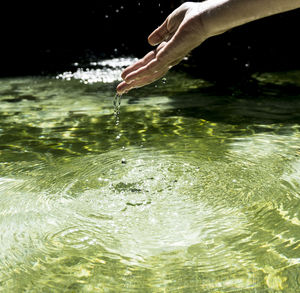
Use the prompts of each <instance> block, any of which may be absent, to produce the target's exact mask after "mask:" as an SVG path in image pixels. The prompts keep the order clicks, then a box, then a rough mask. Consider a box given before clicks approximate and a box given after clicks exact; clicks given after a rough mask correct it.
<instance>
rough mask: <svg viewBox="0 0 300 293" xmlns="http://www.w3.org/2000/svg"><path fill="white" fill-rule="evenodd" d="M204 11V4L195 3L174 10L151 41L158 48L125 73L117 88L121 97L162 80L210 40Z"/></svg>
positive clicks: (149, 38)
mask: <svg viewBox="0 0 300 293" xmlns="http://www.w3.org/2000/svg"><path fill="white" fill-rule="evenodd" d="M202 11H203V5H202V3H195V2H186V3H184V4H182V5H181V6H180V7H179V8H177V9H176V10H174V11H173V12H172V13H171V14H170V15H169V16H168V17H167V19H166V20H165V21H164V23H163V24H162V25H161V26H160V27H158V28H157V29H156V30H155V31H154V32H153V33H152V34H150V36H149V37H148V42H149V44H150V45H152V46H155V45H158V47H156V49H154V50H153V51H151V52H149V53H148V54H147V55H146V56H144V58H142V59H140V60H139V61H137V62H136V63H135V64H133V65H131V66H129V67H127V68H126V69H125V70H124V71H123V73H122V75H121V77H122V79H123V80H124V81H123V82H121V83H120V84H119V85H118V87H117V92H118V94H123V93H126V92H128V91H129V90H131V89H133V88H137V87H142V86H144V85H147V84H149V83H152V82H154V81H156V80H158V79H159V78H161V77H162V76H164V75H165V74H166V73H167V71H168V70H169V69H170V68H171V67H172V66H174V65H176V64H178V63H179V62H180V61H181V60H182V59H183V58H184V57H185V56H186V55H187V54H188V53H189V52H190V51H191V50H192V49H194V48H195V47H197V46H199V45H200V44H201V43H202V42H203V41H204V40H205V39H206V38H207V36H206V35H205V31H204V27H203V24H202V20H201V12H202Z"/></svg>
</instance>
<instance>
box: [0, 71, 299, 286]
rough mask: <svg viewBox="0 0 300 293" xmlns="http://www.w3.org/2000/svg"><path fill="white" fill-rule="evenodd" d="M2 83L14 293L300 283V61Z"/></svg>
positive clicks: (5, 235) (2, 219)
mask: <svg viewBox="0 0 300 293" xmlns="http://www.w3.org/2000/svg"><path fill="white" fill-rule="evenodd" d="M68 79H70V80H66V79H56V78H52V77H49V78H46V77H32V78H29V77H26V78H12V79H1V80H0V103H1V108H0V231H1V233H0V291H1V292H297V290H299V288H300V277H299V276H300V214H299V208H300V181H299V176H300V126H299V125H300V91H299V89H300V72H287V73H281V74H265V75H260V76H256V77H255V82H254V83H255V85H253V87H252V86H251V87H250V88H249V89H248V90H245V89H241V88H239V89H238V88H235V89H228V88H227V89H221V88H217V87H215V86H213V85H210V84H208V83H206V82H204V81H201V80H196V79H193V78H192V77H188V76H186V75H183V74H179V73H173V74H169V75H168V76H167V82H166V83H162V82H158V83H157V84H156V85H153V86H152V87H151V86H150V87H146V88H143V89H139V90H136V91H133V92H131V93H129V94H128V95H124V96H123V97H122V104H121V108H120V114H119V122H118V123H117V125H116V117H115V115H114V107H113V98H114V95H115V92H114V88H115V85H116V82H94V83H92V82H91V83H88V82H81V81H82V80H80V79H75V78H68Z"/></svg>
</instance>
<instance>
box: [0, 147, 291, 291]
mask: <svg viewBox="0 0 300 293" xmlns="http://www.w3.org/2000/svg"><path fill="white" fill-rule="evenodd" d="M123 157H126V161H127V164H122V158H123ZM226 164H227V167H226ZM222 165H223V167H224V166H225V170H226V168H227V170H226V172H225V173H224V171H220V162H211V161H208V160H207V158H206V157H205V156H202V157H201V156H199V157H198V160H197V161H195V157H194V155H193V154H192V155H191V158H190V159H188V156H185V157H181V156H174V155H166V154H165V153H164V152H159V151H157V150H153V149H152V150H151V149H140V148H127V151H126V152H121V153H120V152H118V151H111V152H108V153H105V154H103V155H99V156H87V157H84V158H77V159H73V160H71V161H70V162H64V163H62V162H61V163H57V164H56V166H55V167H53V168H52V167H51V166H47V168H46V167H45V169H44V168H39V169H38V171H37V174H35V175H36V178H35V177H32V178H30V177H27V179H25V178H23V181H21V180H19V181H13V180H11V179H2V182H5V181H6V183H8V184H6V185H5V186H6V187H3V186H4V185H3V184H1V185H0V187H1V188H2V192H4V193H5V192H9V193H10V194H11V196H10V200H9V204H10V206H5V205H4V206H3V205H2V211H3V212H4V210H5V212H6V214H5V221H4V222H3V224H2V225H5V227H6V228H5V229H6V233H5V234H2V237H1V247H2V248H1V254H2V256H4V255H5V259H6V262H2V264H1V266H2V268H3V269H4V268H5V270H6V271H7V272H8V273H7V274H8V275H9V268H10V267H18V266H19V265H18V264H17V261H18V262H19V263H20V262H21V263H23V264H24V268H21V267H19V269H20V270H21V271H24V270H25V271H26V272H27V273H29V274H30V275H31V272H30V266H31V263H32V262H36V261H37V260H38V259H39V262H40V263H41V264H42V265H41V267H45V269H47V270H50V271H52V276H53V277H54V275H55V272H54V267H55V266H59V267H60V269H59V270H62V271H64V270H65V271H69V272H70V274H71V272H72V273H74V272H75V271H76V270H77V271H78V270H79V271H78V276H79V277H78V278H79V279H80V278H81V277H82V278H91V281H92V282H93V281H95V282H104V283H105V281H104V280H99V279H98V278H97V277H96V275H95V273H94V271H93V270H94V269H92V270H91V268H88V267H89V266H92V267H94V268H95V266H96V267H97V268H98V269H99V266H101V267H102V269H103V270H104V271H107V270H108V271H110V270H111V269H112V266H116V267H117V268H120V270H121V271H122V270H124V267H126V266H128V267H129V268H132V269H133V268H134V271H133V272H130V274H134V275H136V274H137V273H136V271H137V270H147V271H149V274H150V275H151V278H150V280H152V278H154V279H156V278H158V276H157V275H156V270H157V269H158V268H160V269H158V271H160V270H162V271H164V273H165V274H166V272H168V270H170V268H175V267H176V270H177V274H179V275H180V274H182V273H183V272H184V271H186V270H191V271H190V274H192V275H193V276H194V277H195V276H196V274H198V275H199V276H200V275H201V278H202V281H203V282H202V287H200V288H202V289H203V290H204V289H205V290H208V289H209V288H210V286H212V287H213V288H245V286H254V285H255V283H256V282H257V280H264V278H263V274H262V273H261V271H260V269H258V268H261V269H264V268H265V267H266V266H265V263H264V262H262V261H261V260H259V259H257V256H256V254H259V253H258V252H262V251H265V253H267V251H268V249H270V248H272V249H274V251H277V244H278V243H277V244H276V245H273V244H274V242H273V240H272V239H273V238H274V237H275V234H273V233H271V234H270V235H269V232H268V231H269V230H268V228H267V226H266V225H270V229H271V226H272V223H273V219H274V217H275V215H272V214H270V212H272V213H273V212H274V211H276V209H277V208H276V206H273V205H269V209H268V210H266V213H262V212H261V214H259V213H258V211H259V210H261V211H264V210H265V208H264V206H265V205H264V204H259V203H258V202H259V201H257V197H253V198H248V199H247V200H245V198H243V196H244V193H245V191H243V190H242V189H241V186H244V187H243V188H245V190H247V186H245V185H244V184H242V185H240V186H239V188H236V189H234V188H231V189H230V188H228V186H230V184H231V185H232V180H233V179H232V178H233V177H232V176H233V174H232V170H234V169H235V168H236V167H237V164H236V163H234V162H231V161H227V163H225V162H222ZM266 167H267V166H263V168H264V170H265V168H266ZM51 168H52V170H51ZM268 168H269V169H268V170H270V169H272V166H270V165H269V167H268ZM241 169H243V168H241ZM46 170H47V171H46ZM223 170H224V168H223ZM243 170H244V171H243V172H246V173H245V178H246V177H247V178H251V176H250V177H249V176H246V174H248V175H249V174H251V172H257V171H258V170H259V169H258V168H257V166H254V167H253V165H252V166H251V165H249V166H247V168H246V169H243ZM267 173H268V172H267V170H265V173H264V175H267ZM228 174H230V176H228ZM259 176H261V175H259ZM234 178H235V179H236V180H239V179H238V178H237V177H234ZM265 179H266V180H268V179H267V178H265ZM53 180H54V181H53ZM270 180H273V179H272V178H271V179H270ZM51 182H53V183H51ZM221 182H222V184H221ZM264 182H265V181H264ZM49 183H50V184H49ZM252 183H253V182H251V181H250V182H249V186H250V185H251V186H253V184H252ZM28 184H29V185H32V186H34V187H32V188H31V189H30V190H28V191H27V194H26V196H24V193H22V194H21V193H18V192H14V193H12V191H14V189H16V190H18V189H19V190H20V189H22V186H25V185H28ZM226 184H227V185H228V186H226ZM263 184H264V183H263V182H261V183H259V184H258V185H259V186H258V187H257V188H258V189H257V190H260V193H261V194H263V195H264V196H265V199H264V202H266V199H267V198H269V200H270V199H271V197H272V195H268V190H269V189H268V188H266V189H265V191H264V189H263ZM274 184H275V183H274ZM222 185H224V186H225V187H224V188H223V187H222ZM225 190H227V191H225ZM37 191H38V192H37ZM41 191H43V192H41ZM254 193H255V191H254ZM230 198H231V200H230ZM261 207H262V209H261ZM251 208H252V210H251ZM268 211H269V212H268ZM3 215H4V214H3ZM9 215H10V216H9ZM38 219H39V220H38ZM282 221H283V222H286V220H284V219H283V218H281V219H279V220H278V221H277V222H278V223H279V222H282ZM268 222H269V223H270V224H267V223H268ZM253 223H257V224H258V223H259V224H258V225H254V224H253ZM3 227H4V226H3ZM26 231H30V234H27V232H26ZM258 231H261V233H263V234H264V235H265V236H263V237H259V236H258V234H257V232H258ZM270 231H271V230H270ZM284 231H285V229H283V230H282V232H284ZM292 234H293V233H292ZM29 235H30V236H29ZM267 235H269V236H267ZM265 237H267V238H265ZM262 238H263V239H268V240H267V243H269V245H266V244H264V246H265V248H262V245H263V242H261V239H262ZM278 239H279V238H278ZM280 239H281V240H280V243H284V241H285V240H284V239H286V235H284V234H282V237H281V238H280ZM4 243H5V245H2V244H4ZM272 243H273V244H272ZM280 243H279V244H280ZM12 252H13V253H12ZM79 252H80V253H79ZM78 253H79V255H78ZM267 254H268V255H269V253H267ZM286 257H290V256H286ZM274 258H275V259H276V261H277V262H284V265H283V264H282V265H281V266H282V268H285V267H286V266H287V265H289V263H287V262H286V259H283V258H282V252H279V251H278V253H277V254H274V255H273V259H274ZM22 259H23V260H22ZM76 259H78V260H77V261H75V260H76ZM98 259H100V260H101V259H102V260H103V263H102V262H101V261H100V263H99V262H98V263H97V260H98ZM104 259H105V260H104ZM293 259H295V257H293ZM273 261H274V260H273ZM294 261H295V260H294ZM41 267H40V266H36V267H35V269H36V270H38V271H39V274H41V273H42V271H41V269H42V268H41ZM80 267H81V269H79V268H80ZM121 268H122V269H121ZM265 270H267V269H265ZM150 272H151V273H150ZM278 272H280V271H278ZM278 272H277V273H276V274H277V275H276V276H278ZM76 274H77V273H76ZM153 274H154V275H153ZM170 274H171V275H170ZM172 274H173V273H167V275H166V276H165V278H166V280H167V279H168V278H170V279H172V278H173V279H174V276H173V277H172ZM249 274H250V275H251V276H252V278H253V280H252V281H251V279H250V280H249V278H248V277H246V276H248V275H249ZM50 276H51V274H50ZM50 276H48V277H46V275H44V274H42V277H41V278H43V281H41V280H39V282H50ZM80 276H81V277H80ZM155 276H156V277H155ZM230 276H232V278H231V280H230ZM31 277H32V275H31ZM31 277H30V278H31ZM45 278H46V279H45ZM115 278H116V279H117V278H123V275H122V274H121V273H120V275H117V276H115ZM220 278H221V279H222V278H224V280H225V279H226V282H225V281H224V282H222V281H220ZM270 278H271V277H270ZM47 280H48V281H47ZM96 280H97V281H96ZM268 280H269V279H268ZM23 281H24V282H25V280H23ZM155 282H157V279H156V281H155ZM155 282H154V283H155ZM268 282H269V283H270V284H271V283H272V281H271V280H269V281H268ZM59 283H60V282H59V281H58V284H57V286H58V287H59V286H61V285H59ZM83 283H84V282H83ZM89 283H90V282H89ZM76 284H77V285H78V283H76ZM166 284H167V283H166ZM218 284H219V285H218ZM272 284H273V283H272ZM173 285H174V286H175V284H172V283H170V284H169V285H168V286H169V287H168V288H172V286H173ZM166 286H167V285H166ZM187 286H188V285H187ZM189 288H190V287H189Z"/></svg>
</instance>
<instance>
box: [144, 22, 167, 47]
mask: <svg viewBox="0 0 300 293" xmlns="http://www.w3.org/2000/svg"><path fill="white" fill-rule="evenodd" d="M169 35H170V32H169V31H168V27H167V20H165V21H164V23H163V24H162V25H161V26H159V27H158V28H157V29H156V30H155V31H153V32H152V33H151V34H150V35H149V37H148V42H149V44H150V45H152V46H155V45H157V44H159V43H161V42H162V41H164V40H166V39H167V38H168V37H169Z"/></svg>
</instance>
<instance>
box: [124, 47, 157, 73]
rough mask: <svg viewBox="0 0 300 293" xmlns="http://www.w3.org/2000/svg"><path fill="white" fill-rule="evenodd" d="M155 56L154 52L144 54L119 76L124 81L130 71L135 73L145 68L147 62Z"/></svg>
mask: <svg viewBox="0 0 300 293" xmlns="http://www.w3.org/2000/svg"><path fill="white" fill-rule="evenodd" d="M155 55H156V53H155V51H151V52H149V53H148V54H146V55H145V56H144V57H143V58H142V59H140V60H139V61H137V62H136V63H134V64H132V65H130V66H129V67H127V68H126V69H125V70H124V71H123V72H122V74H121V77H122V79H125V78H126V76H127V75H128V74H129V73H131V72H132V71H135V70H136V69H138V68H140V67H143V66H145V65H146V64H147V63H148V62H150V61H151V60H152V59H153V58H155Z"/></svg>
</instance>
